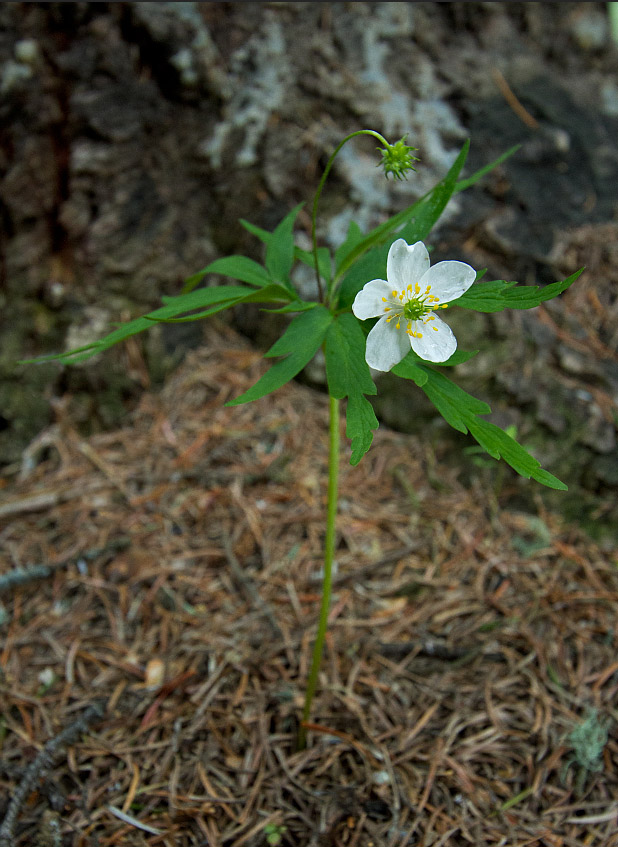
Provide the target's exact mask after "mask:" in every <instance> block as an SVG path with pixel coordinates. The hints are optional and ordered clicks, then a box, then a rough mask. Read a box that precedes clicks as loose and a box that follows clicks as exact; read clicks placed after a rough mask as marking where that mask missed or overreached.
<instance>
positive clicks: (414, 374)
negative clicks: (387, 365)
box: [392, 350, 429, 388]
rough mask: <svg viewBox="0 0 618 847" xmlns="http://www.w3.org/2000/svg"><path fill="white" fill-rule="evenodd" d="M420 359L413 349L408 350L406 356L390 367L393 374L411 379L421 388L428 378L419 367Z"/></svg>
mask: <svg viewBox="0 0 618 847" xmlns="http://www.w3.org/2000/svg"><path fill="white" fill-rule="evenodd" d="M421 361H422V360H421V359H420V357H419V356H417V355H416V354H415V353H414V351H413V350H410V352H409V353H408V355H407V356H405V358H403V359H402V360H401V362H399V364H398V365H395V367H394V368H393V369H392V371H393V373H394V374H395V376H401V377H403V378H404V379H411V380H412V381H413V382H415V383H416V384H417V385H418V387H419V388H422V387H423V386H424V385H425V383H426V382H427V380H428V378H429V377H428V376H427V372H426V371H425V370H423V368H421V367H420V365H419V362H421Z"/></svg>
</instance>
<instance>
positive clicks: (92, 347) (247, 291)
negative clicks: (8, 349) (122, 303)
mask: <svg viewBox="0 0 618 847" xmlns="http://www.w3.org/2000/svg"><path fill="white" fill-rule="evenodd" d="M252 294H255V290H254V289H253V288H246V287H244V286H233V285H223V286H219V287H215V288H200V289H198V290H197V291H192V292H190V293H189V294H181V295H180V296H178V297H169V298H165V300H166V303H165V305H164V306H161V307H160V308H159V309H155V311H154V312H150V313H149V314H148V315H144V316H142V317H140V318H136V319H135V320H133V321H128V322H127V323H123V324H119V325H118V326H117V327H116V329H114V330H113V331H112V332H110V333H109V334H108V335H106V336H104V337H103V338H100V339H99V340H98V341H93V342H92V344H85V345H84V346H83V347H77V348H75V349H74V350H67V351H66V352H65V353H55V354H52V355H49V356H40V357H39V358H37V359H28V360H25V361H24V362H22V364H31V363H35V362H50V361H59V362H63V363H71V362H82V361H84V360H85V359H88V358H90V357H91V356H94V355H95V354H97V353H101V352H102V351H103V350H107V349H108V348H109V347H112V346H113V345H114V344H118V343H119V342H120V341H124V340H125V339H127V338H130V337H131V336H132V335H137V333H139V332H143V331H144V330H146V329H152V324H153V321H157V320H166V319H167V318H170V317H175V316H176V315H177V314H179V311H189V310H190V309H199V308H202V307H204V306H209V305H213V306H214V305H216V306H220V308H222V309H223V308H227V307H228V306H229V305H233V304H234V303H237V302H239V301H240V300H242V299H243V298H244V297H245V296H250V295H252ZM179 307H180V308H179ZM219 310H220V309H217V311H219Z"/></svg>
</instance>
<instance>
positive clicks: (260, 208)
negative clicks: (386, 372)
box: [0, 2, 618, 538]
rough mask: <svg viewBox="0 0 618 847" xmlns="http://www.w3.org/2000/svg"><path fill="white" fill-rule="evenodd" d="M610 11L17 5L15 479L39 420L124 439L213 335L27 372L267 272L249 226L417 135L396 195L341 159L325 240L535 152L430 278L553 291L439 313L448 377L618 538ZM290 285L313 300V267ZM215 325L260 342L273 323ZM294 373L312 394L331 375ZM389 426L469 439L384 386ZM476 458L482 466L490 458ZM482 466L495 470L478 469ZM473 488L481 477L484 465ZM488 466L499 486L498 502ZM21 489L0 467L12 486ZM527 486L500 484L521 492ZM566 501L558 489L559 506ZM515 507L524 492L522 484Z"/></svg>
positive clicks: (11, 175)
mask: <svg viewBox="0 0 618 847" xmlns="http://www.w3.org/2000/svg"><path fill="white" fill-rule="evenodd" d="M611 7H612V4H607V3H474V2H472V3H286V2H282V3H259V2H258V3H183V2H181V3H166V2H162V3H109V4H107V3H4V4H2V5H1V6H0V126H2V127H3V129H2V130H1V131H0V138H1V143H0V173H1V181H0V212H1V233H0V237H1V243H0V250H1V255H0V332H1V339H2V344H1V345H0V464H2V465H4V466H5V467H6V466H8V468H9V469H10V468H11V467H13V468H15V470H16V471H17V469H18V468H19V466H20V457H21V455H22V451H23V450H24V448H25V447H26V446H27V445H28V444H29V443H30V442H31V441H32V439H33V438H34V437H35V436H36V435H37V434H38V433H39V432H40V431H41V430H43V429H44V428H45V427H47V426H49V425H50V424H53V423H54V422H55V421H58V420H61V419H62V418H63V417H64V418H66V419H68V420H70V421H71V423H72V425H73V426H75V427H77V428H78V429H79V430H80V431H81V432H83V433H90V432H96V431H100V430H102V429H106V428H111V427H114V426H117V425H118V424H119V423H120V422H121V421H122V420H123V416H124V415H125V414H126V412H127V410H128V409H130V408H132V406H134V404H135V403H136V401H137V399H138V398H139V397H140V396H141V394H142V393H143V392H144V390H146V389H155V390H156V389H158V388H159V387H160V386H161V385H162V384H163V382H164V380H165V377H166V376H167V375H169V374H170V373H171V372H172V371H173V370H174V368H175V367H176V366H177V365H178V364H179V362H180V361H181V360H182V358H183V356H184V355H185V353H186V351H187V350H189V349H191V348H194V347H196V346H199V344H200V343H201V342H202V340H203V339H204V337H205V334H207V333H208V326H209V325H208V323H203V322H198V323H189V324H181V325H176V326H172V325H169V326H159V327H156V328H154V329H153V330H152V331H151V332H149V333H146V334H144V335H142V336H138V337H136V338H135V339H132V340H131V342H130V343H129V344H127V345H126V346H124V347H122V348H114V349H112V350H110V351H108V352H107V353H106V354H105V355H104V356H103V357H101V358H100V359H97V360H93V361H91V362H88V363H86V364H84V365H82V366H79V367H72V368H65V367H61V366H58V365H55V364H49V365H45V366H37V367H32V366H30V367H23V366H16V364H15V362H16V360H17V359H19V358H24V357H30V356H35V355H40V354H43V353H50V352H58V351H61V350H64V349H67V348H68V347H74V346H77V345H79V344H83V343H86V342H88V341H90V340H92V339H93V338H94V337H99V336H100V335H102V334H103V333H104V332H106V331H107V330H108V329H109V327H110V324H111V323H112V322H114V321H119V320H126V319H129V318H132V317H135V316H137V315H139V314H140V313H142V312H143V311H144V310H147V309H151V308H153V307H156V306H157V305H158V304H159V303H160V297H161V295H162V294H176V293H178V292H179V290H180V287H181V285H182V281H183V279H184V278H185V277H186V276H188V275H189V274H192V273H194V272H195V271H196V270H198V269H199V268H201V267H204V266H205V265H207V264H208V263H209V262H211V261H212V260H213V259H215V258H217V257H219V256H221V255H225V254H227V253H245V254H247V255H250V256H252V257H254V258H256V259H258V260H259V259H261V257H262V252H261V248H260V245H259V243H257V241H256V240H255V239H253V238H252V237H251V236H250V235H249V234H248V233H247V232H246V231H245V230H244V229H243V228H242V227H241V226H240V225H239V224H238V218H240V217H242V218H246V219H248V220H250V221H251V222H253V223H255V224H258V225H259V226H262V227H266V228H273V227H274V226H275V225H276V224H277V223H278V222H279V220H280V219H281V218H282V217H283V216H284V215H285V214H286V212H287V211H289V210H290V208H291V207H292V206H293V205H295V204H297V203H299V202H305V203H306V207H305V209H303V211H302V212H301V215H300V217H299V219H298V221H299V223H298V229H299V233H298V243H299V245H300V246H303V247H307V246H308V245H309V243H310V204H311V200H312V197H313V193H314V191H315V188H316V186H317V183H318V180H319V178H320V176H321V173H322V169H323V167H324V165H325V163H326V161H327V159H328V157H329V155H330V153H331V152H332V150H333V148H334V147H335V146H336V144H337V143H338V142H339V141H340V140H341V138H342V137H343V136H344V135H345V134H346V133H349V132H352V131H354V130H356V129H360V128H364V127H367V128H373V129H376V130H378V131H380V132H382V133H383V134H384V135H386V136H387V137H388V138H389V139H390V140H391V141H395V140H397V139H398V138H400V137H401V136H402V135H404V134H407V136H408V143H410V144H413V145H414V146H416V147H417V148H418V155H419V157H420V162H419V163H418V169H417V172H416V173H413V174H411V175H410V178H409V180H408V181H407V182H401V183H395V182H393V181H392V180H391V181H389V182H387V181H386V180H385V179H384V177H383V175H382V172H381V171H380V170H378V169H377V168H376V164H377V162H378V159H379V157H378V155H377V154H376V151H375V143H374V142H371V141H370V140H368V139H362V140H359V141H358V143H354V142H352V143H350V144H349V145H347V146H346V147H345V148H344V150H343V151H342V154H341V155H340V156H339V157H338V159H337V164H336V167H335V169H334V171H333V174H332V177H331V179H330V181H329V183H328V185H327V187H326V190H325V193H324V195H323V199H322V203H321V219H320V238H321V239H322V242H323V243H326V244H328V245H329V246H331V247H334V246H336V245H337V244H338V243H339V242H340V240H341V239H342V238H343V237H344V235H345V232H346V230H347V226H348V223H349V221H350V219H352V218H354V219H355V220H357V222H358V223H359V224H360V225H361V228H364V229H367V228H369V227H372V226H375V225H377V224H378V223H380V222H381V221H382V220H384V219H385V218H386V217H388V216H389V215H391V214H393V213H394V212H396V211H399V210H400V209H401V208H403V207H404V206H405V205H408V204H410V203H411V202H412V201H413V200H414V199H415V198H417V197H419V196H420V195H422V194H423V193H424V192H425V191H427V190H428V189H429V188H431V187H432V186H433V185H434V183H435V182H436V181H437V180H438V179H440V178H441V177H442V176H443V175H444V173H445V172H446V171H447V169H448V168H449V166H450V165H451V164H452V162H453V160H454V158H455V157H456V155H457V153H458V152H459V150H460V149H461V145H462V143H463V142H464V140H465V139H466V138H470V139H471V152H470V157H469V160H468V165H467V166H466V171H465V173H464V175H466V174H470V173H472V172H473V171H474V170H476V169H477V168H479V167H481V166H482V165H484V164H486V163H488V162H490V161H491V160H492V159H494V158H496V157H497V156H498V155H500V154H501V153H502V152H504V151H505V150H506V149H508V148H509V147H510V146H511V145H513V144H516V143H520V144H521V148H520V150H519V152H518V153H517V154H516V155H515V156H513V157H512V158H511V159H509V160H508V161H507V162H506V163H505V164H504V165H502V166H501V167H499V168H498V169H497V170H495V171H494V172H493V173H492V174H491V175H489V176H488V177H486V178H485V179H484V180H483V182H482V183H480V184H479V185H477V186H475V187H474V188H473V189H471V190H469V191H467V192H465V193H463V194H458V195H457V196H456V197H455V198H454V199H453V200H452V202H451V203H450V205H449V206H448V208H447V211H446V213H445V214H444V216H443V218H442V220H441V222H440V224H439V227H438V228H437V229H436V230H435V231H434V232H433V233H432V238H431V246H432V248H433V251H434V252H433V256H434V260H440V259H447V258H455V259H462V260H463V261H466V262H469V263H470V264H472V265H473V266H474V267H475V268H483V267H486V268H487V269H488V270H487V276H486V278H487V279H495V278H501V279H516V280H518V281H520V282H523V283H538V284H541V285H542V284H547V283H549V282H553V281H555V280H557V279H562V278H564V277H565V276H567V275H569V274H571V273H573V272H574V271H575V270H576V269H577V268H579V267H581V266H582V265H585V266H586V268H587V270H586V272H585V274H584V275H583V276H582V277H581V278H580V280H579V281H578V282H577V283H576V285H575V286H573V288H572V289H570V290H569V292H568V293H567V294H566V295H564V296H562V297H561V298H559V299H558V300H555V301H551V302H549V303H548V304H546V305H545V306H543V307H541V308H539V309H537V310H534V311H533V312H521V313H517V312H514V313H501V314H497V315H476V314H474V313H470V312H464V311H463V310H462V311H461V312H460V313H458V312H457V310H456V309H453V311H452V314H449V320H450V323H451V325H452V326H453V328H454V329H455V331H456V334H457V336H458V339H459V343H460V346H461V347H462V348H463V349H477V348H478V349H480V351H481V352H480V353H479V355H478V356H477V357H476V358H474V359H473V360H471V361H470V362H469V363H467V364H466V365H464V366H461V367H460V368H458V372H457V376H456V379H457V381H458V383H459V384H461V385H462V387H464V388H465V389H466V390H469V391H470V392H471V393H473V394H475V395H476V396H478V397H481V398H483V399H485V400H487V401H488V402H489V403H490V405H491V406H492V409H493V410H494V417H493V420H494V421H495V422H497V423H499V424H501V425H502V426H509V425H510V426H514V427H516V431H517V435H518V439H519V440H520V441H522V443H524V444H525V445H526V446H527V447H528V448H529V449H532V450H533V452H534V453H535V455H536V456H537V457H538V458H539V460H540V461H541V462H542V464H543V465H544V466H545V467H547V468H548V469H549V470H551V471H552V472H553V473H555V474H556V475H558V476H559V477H560V478H561V479H563V480H565V481H566V482H567V483H568V484H569V487H570V492H569V494H568V495H558V496H559V498H560V499H559V500H557V501H556V502H557V503H558V504H559V508H560V509H561V510H562V512H563V514H564V515H565V517H566V518H568V519H574V518H577V519H578V520H579V521H581V522H582V523H583V524H584V526H585V527H586V528H587V529H588V530H589V531H590V532H591V533H593V534H594V535H595V536H596V537H599V538H603V537H609V538H611V537H612V535H614V537H615V527H616V525H617V524H618V512H617V507H616V497H615V491H616V486H617V485H618V453H617V450H616V427H617V421H618V415H617V401H618V355H617V352H616V351H617V348H618V344H617V342H618V294H617V292H618V219H617V211H618V199H617V196H616V186H617V185H618V148H617V144H616V139H617V138H618V73H617V71H618V44H617V43H616V40H615V39H616V38H618V34H617V33H614V36H613V37H612V24H611V21H612V17H611ZM299 274H300V275H299V277H298V278H297V282H298V284H299V285H303V284H311V276H310V275H307V271H306V269H300V271H299ZM226 320H228V321H229V322H231V323H232V324H233V326H234V327H235V328H236V329H237V330H238V331H240V332H242V333H243V334H245V335H247V336H249V337H250V338H251V339H252V341H253V342H254V343H255V344H256V345H257V346H258V347H259V348H263V349H265V348H266V347H267V346H268V345H269V344H270V343H272V340H273V339H274V338H275V337H276V335H277V334H278V333H279V331H280V328H281V327H280V326H277V325H274V326H273V324H272V323H270V322H269V321H268V320H265V319H264V316H263V314H262V313H260V312H258V310H257V309H247V308H243V309H242V310H241V309H239V310H238V311H237V312H235V313H230V314H229V315H228V313H226ZM304 379H305V380H307V381H308V382H310V383H311V384H312V385H314V386H315V387H316V388H318V389H319V387H320V381H321V372H320V367H319V362H318V363H316V364H315V365H314V366H313V367H312V368H310V369H308V373H306V374H305V376H304ZM379 390H380V395H379V397H378V398H377V401H376V404H377V411H378V414H379V416H380V418H381V420H382V421H384V422H385V423H387V424H388V425H390V426H393V427H395V428H399V429H403V430H406V431H412V432H420V431H421V430H423V431H424V432H427V434H428V437H430V438H432V439H436V440H441V441H442V442H445V443H447V444H448V445H450V448H452V449H450V452H449V450H447V453H446V455H447V456H450V461H453V462H461V464H462V474H465V473H466V472H467V471H465V470H464V466H466V465H469V464H470V463H469V461H468V460H467V459H464V460H462V459H461V450H462V449H468V448H469V446H470V442H469V440H468V439H465V438H463V437H461V438H460V437H459V436H458V435H457V434H456V433H452V432H450V431H447V428H446V427H445V425H444V422H443V421H441V420H436V417H435V415H434V413H433V411H432V409H431V407H429V406H428V405H427V406H426V405H425V404H424V401H423V397H421V395H420V392H418V391H417V390H416V389H415V388H414V387H411V388H410V390H409V392H408V393H406V392H405V391H402V388H401V383H400V382H399V381H397V383H396V390H395V387H394V380H393V379H391V378H390V377H388V376H387V377H384V378H382V379H381V382H380V386H379ZM474 458H475V460H477V457H476V456H474ZM478 461H482V460H478ZM481 470H482V469H481ZM495 473H496V470H495V469H493V470H489V469H488V470H487V474H488V478H487V479H488V485H489V486H491V485H493V484H494V482H495V476H492V474H494V475H495ZM9 475H10V474H9ZM509 479H510V477H509ZM545 494H547V496H548V497H549V496H550V492H544V496H545ZM522 496H523V494H522Z"/></svg>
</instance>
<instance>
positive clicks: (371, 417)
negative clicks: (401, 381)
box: [324, 312, 378, 465]
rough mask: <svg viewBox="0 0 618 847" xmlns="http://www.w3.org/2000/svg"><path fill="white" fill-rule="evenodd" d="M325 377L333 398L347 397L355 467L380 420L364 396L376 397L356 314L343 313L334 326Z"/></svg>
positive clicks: (328, 336)
mask: <svg viewBox="0 0 618 847" xmlns="http://www.w3.org/2000/svg"><path fill="white" fill-rule="evenodd" d="M324 350H325V356H326V378H327V380H328V391H329V394H330V395H331V396H332V397H336V398H337V399H338V400H342V399H343V398H344V397H348V406H347V413H346V420H347V425H346V435H347V437H348V438H349V439H351V441H352V458H351V460H350V461H351V464H353V465H356V464H358V462H360V460H361V459H362V457H363V456H364V455H365V453H366V452H367V450H369V448H370V446H371V442H372V440H373V433H372V431H371V430H372V429H377V427H378V420H377V418H376V416H375V413H374V411H373V407H372V406H371V403H369V401H368V400H366V399H365V397H364V395H365V394H377V389H376V387H375V385H374V382H373V380H372V378H371V372H370V370H369V366H368V365H367V362H366V361H365V333H364V332H363V330H362V329H361V326H360V323H359V321H358V319H357V318H355V317H354V315H352V314H350V313H349V312H344V313H343V314H341V315H338V316H337V317H336V318H335V320H334V321H333V322H332V323H331V325H330V326H329V328H328V332H327V333H326V344H325V346H324Z"/></svg>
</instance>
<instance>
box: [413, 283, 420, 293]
mask: <svg viewBox="0 0 618 847" xmlns="http://www.w3.org/2000/svg"><path fill="white" fill-rule="evenodd" d="M420 290H421V287H420V285H419V284H418V282H417V283H416V285H415V286H414V291H415V292H416V294H419V293H420Z"/></svg>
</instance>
